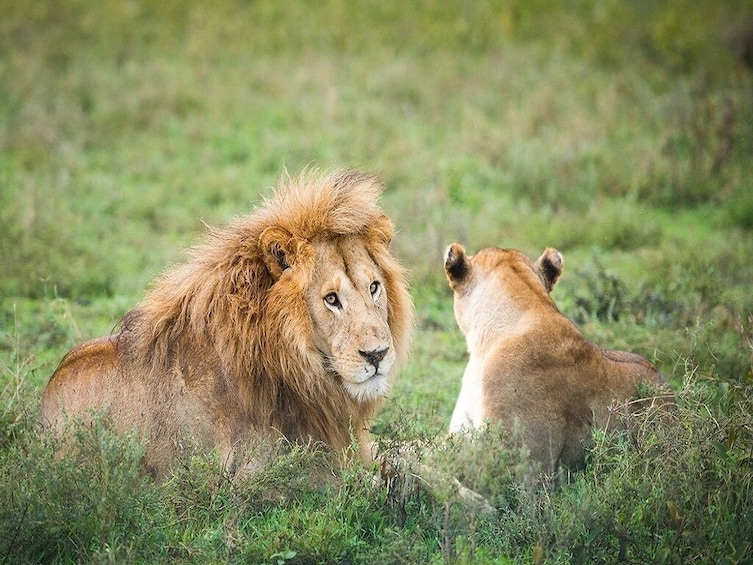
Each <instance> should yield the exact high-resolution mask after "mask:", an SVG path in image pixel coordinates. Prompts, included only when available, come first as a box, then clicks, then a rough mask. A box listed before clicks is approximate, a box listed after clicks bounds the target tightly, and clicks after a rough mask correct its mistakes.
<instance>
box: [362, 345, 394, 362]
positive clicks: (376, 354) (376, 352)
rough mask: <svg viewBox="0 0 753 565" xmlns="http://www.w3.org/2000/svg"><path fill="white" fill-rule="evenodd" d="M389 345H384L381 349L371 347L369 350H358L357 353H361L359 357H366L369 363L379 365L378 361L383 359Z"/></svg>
mask: <svg viewBox="0 0 753 565" xmlns="http://www.w3.org/2000/svg"><path fill="white" fill-rule="evenodd" d="M388 349H389V347H385V348H383V349H372V350H371V351H360V350H359V351H358V353H360V354H361V357H363V358H364V359H366V361H368V362H369V363H371V364H372V365H374V367H379V363H380V362H381V361H382V359H384V356H385V355H387V350H388Z"/></svg>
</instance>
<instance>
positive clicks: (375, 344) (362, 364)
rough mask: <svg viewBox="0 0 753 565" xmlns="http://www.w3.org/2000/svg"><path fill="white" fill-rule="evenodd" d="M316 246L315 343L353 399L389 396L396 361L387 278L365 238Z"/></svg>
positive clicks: (310, 291) (309, 295)
mask: <svg viewBox="0 0 753 565" xmlns="http://www.w3.org/2000/svg"><path fill="white" fill-rule="evenodd" d="M313 247H314V249H313V252H314V253H313V256H314V264H315V265H316V267H315V269H314V273H313V275H312V278H311V280H310V282H309V285H308V288H307V290H306V303H307V306H308V308H309V313H310V315H311V321H312V326H313V340H314V345H315V347H316V348H317V349H318V350H319V352H320V353H321V354H322V356H323V357H324V360H325V364H326V365H327V366H328V368H329V369H331V370H332V371H334V372H335V373H337V375H339V377H340V378H341V379H342V384H343V386H344V387H345V389H346V390H347V391H348V393H349V394H350V395H351V396H352V397H353V398H355V399H357V400H360V401H366V400H374V399H376V398H379V397H381V396H384V394H385V392H386V391H387V389H388V387H389V382H390V380H389V374H390V370H391V369H392V366H393V364H394V363H395V348H394V347H393V343H392V337H391V332H390V328H389V325H388V323H387V314H388V311H387V304H388V298H389V297H388V296H387V285H386V284H385V280H384V277H383V275H382V273H381V271H380V269H379V267H378V265H377V264H376V262H375V261H374V260H373V259H372V256H371V255H370V254H369V252H368V251H367V249H366V246H365V245H364V242H363V240H362V239H360V238H357V237H350V238H343V239H340V240H335V241H327V242H321V243H316V244H314V246H313Z"/></svg>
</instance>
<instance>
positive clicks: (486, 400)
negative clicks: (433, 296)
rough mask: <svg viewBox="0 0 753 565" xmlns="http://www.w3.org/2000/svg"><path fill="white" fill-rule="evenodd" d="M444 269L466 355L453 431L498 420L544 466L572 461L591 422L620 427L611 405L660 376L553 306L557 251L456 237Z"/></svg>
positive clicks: (559, 265)
mask: <svg viewBox="0 0 753 565" xmlns="http://www.w3.org/2000/svg"><path fill="white" fill-rule="evenodd" d="M445 270H446V273H447V277H448V280H449V282H450V286H451V287H452V288H453V290H454V294H455V316H456V319H457V321H458V325H459V326H460V329H461V330H462V331H463V333H464V335H465V336H466V340H467V344H468V351H469V356H470V357H469V361H468V365H467V367H466V371H465V374H464V375H463V381H462V385H461V392H460V395H459V397H458V402H457V404H456V407H455V411H454V412H453V416H452V420H451V424H450V431H451V432H457V431H461V430H462V429H477V428H481V427H483V426H484V424H485V423H486V422H487V421H488V422H500V423H502V425H503V426H504V427H506V428H507V429H509V430H511V431H513V430H514V431H515V432H516V433H518V434H520V438H521V440H522V441H523V442H524V443H525V444H526V445H527V447H528V448H529V450H530V452H531V457H532V458H533V459H534V460H536V461H537V462H540V463H541V464H542V465H543V466H544V468H545V469H546V470H549V471H551V470H554V469H556V468H557V466H558V465H560V464H564V465H566V466H570V467H572V466H578V465H580V464H581V463H582V461H583V457H584V445H585V444H586V442H587V441H588V439H589V438H590V437H591V433H592V429H593V427H594V426H596V427H600V428H605V429H606V428H610V427H612V426H614V425H616V424H617V418H616V417H615V415H614V414H613V413H612V408H613V406H614V404H615V403H623V402H625V401H627V400H629V399H632V398H634V397H635V395H636V390H637V388H638V386H639V385H640V384H641V383H656V384H660V383H663V379H662V377H661V375H660V374H659V372H658V371H657V370H656V368H655V367H654V366H653V365H652V364H651V363H649V362H648V361H647V360H646V359H644V358H643V357H641V356H639V355H635V354H632V353H627V352H622V351H609V350H602V349H600V348H599V347H597V346H596V345H594V344H593V343H591V342H589V341H588V340H587V339H586V338H585V337H584V336H583V335H582V334H581V333H580V331H578V329H577V328H576V327H575V326H574V325H573V323H572V322H571V321H570V320H568V319H567V318H566V317H565V316H564V315H562V314H561V313H560V312H559V310H558V309H557V307H556V305H555V303H554V301H553V300H552V299H551V297H550V296H549V292H550V291H551V289H552V287H553V286H554V284H555V283H556V281H557V279H558V278H559V275H560V273H561V270H562V256H561V255H560V254H559V252H557V251H556V250H554V249H547V250H546V251H545V252H544V254H543V255H542V256H541V258H539V260H538V261H537V262H535V263H534V262H532V261H530V260H529V259H528V258H527V257H525V255H523V254H522V253H520V252H518V251H514V250H502V249H495V248H488V249H484V250H482V251H479V252H478V253H476V254H475V255H473V256H468V255H466V253H465V250H464V249H463V248H462V246H460V245H459V244H453V245H452V246H451V247H450V248H449V250H448V254H447V257H446V261H445Z"/></svg>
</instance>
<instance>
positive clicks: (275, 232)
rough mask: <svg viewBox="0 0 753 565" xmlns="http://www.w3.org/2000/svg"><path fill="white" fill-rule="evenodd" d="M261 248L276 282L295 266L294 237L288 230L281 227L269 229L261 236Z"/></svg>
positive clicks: (265, 261)
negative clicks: (284, 272)
mask: <svg viewBox="0 0 753 565" xmlns="http://www.w3.org/2000/svg"><path fill="white" fill-rule="evenodd" d="M259 247H260V248H261V251H262V254H263V257H264V263H265V264H266V265H267V269H268V270H269V273H270V274H271V275H272V277H273V278H274V279H275V280H277V279H278V278H280V276H281V275H282V273H283V271H285V270H286V269H289V268H290V266H291V265H292V264H293V252H294V245H293V236H292V235H291V234H290V232H288V231H287V230H285V229H283V228H281V227H279V226H271V227H268V228H267V229H265V230H264V231H263V232H261V235H260V236H259Z"/></svg>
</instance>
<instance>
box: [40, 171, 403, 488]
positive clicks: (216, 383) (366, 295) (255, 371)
mask: <svg viewBox="0 0 753 565" xmlns="http://www.w3.org/2000/svg"><path fill="white" fill-rule="evenodd" d="M381 190H382V187H381V185H380V184H379V183H378V182H377V181H375V180H374V179H373V178H371V177H369V176H366V175H363V174H360V173H357V172H352V171H344V172H335V173H331V174H329V175H324V176H319V175H317V174H316V173H315V172H312V171H309V172H306V173H303V174H301V175H300V176H299V177H298V178H295V179H291V178H290V177H287V176H285V177H284V178H283V179H282V180H281V182H280V185H279V186H278V188H277V191H276V193H275V194H274V196H273V197H272V198H271V199H270V200H268V201H265V202H264V203H263V205H261V206H260V207H259V208H257V209H256V210H255V211H254V212H253V213H251V214H249V215H247V216H245V217H241V218H239V219H238V220H236V221H234V222H233V223H231V224H230V225H229V226H227V227H225V228H222V229H215V228H210V230H209V234H208V236H207V239H206V240H205V241H204V243H203V244H202V245H200V246H198V247H196V248H195V249H194V250H193V252H192V254H191V258H190V260H189V261H188V262H186V263H185V264H182V265H179V266H177V267H175V268H173V269H171V270H169V271H167V272H166V273H165V274H164V275H163V276H162V277H161V278H159V279H158V280H157V282H156V284H155V285H154V287H153V289H152V290H151V292H149V293H148V294H147V295H146V297H145V299H144V300H143V301H142V302H141V304H139V305H138V306H137V307H136V308H135V309H133V310H131V311H130V312H128V313H127V314H126V315H125V316H124V318H123V320H122V322H121V327H120V331H119V333H117V334H116V335H113V336H109V337H100V338H97V339H93V340H91V341H88V342H86V343H84V344H82V345H79V346H78V347H76V348H74V349H73V350H72V351H70V352H69V353H68V354H67V355H66V356H65V358H64V359H63V360H62V362H61V363H60V366H59V367H58V368H57V370H56V371H55V373H54V374H53V375H52V377H51V379H50V382H49V383H48V384H47V387H46V389H45V391H44V397H43V399H42V407H41V422H42V424H43V425H45V426H49V427H52V428H54V429H55V430H57V431H61V430H62V427H63V426H64V424H65V422H66V420H67V417H69V416H78V417H81V416H84V417H85V418H87V417H88V416H87V413H90V412H91V411H98V412H104V413H105V415H106V417H107V418H108V419H109V420H110V421H112V423H113V424H114V425H115V427H116V429H118V430H123V431H126V430H134V431H136V432H137V433H138V434H139V435H140V436H141V437H142V438H143V439H145V440H146V454H145V465H146V468H147V469H149V470H150V471H151V472H153V473H154V474H155V475H157V476H160V475H163V474H164V473H165V472H166V471H167V470H169V468H170V465H171V463H172V462H173V461H174V460H175V459H176V456H178V455H180V454H181V453H183V452H185V451H187V450H189V449H194V448H196V449H199V450H204V451H209V450H212V449H218V450H219V454H220V456H221V457H222V461H223V463H224V464H225V466H226V467H227V468H228V469H233V468H234V455H235V454H237V449H236V448H237V447H238V446H240V445H243V444H244V443H246V442H249V441H264V440H266V439H270V438H276V437H277V438H279V437H284V438H285V439H287V440H289V441H292V442H309V441H314V442H323V443H324V444H326V445H327V446H329V447H330V448H331V449H333V450H341V449H343V448H346V447H347V446H349V445H350V442H351V437H352V435H354V436H355V438H356V439H357V440H358V442H359V444H360V451H361V453H360V455H361V457H362V458H363V459H369V457H370V453H369V449H370V447H369V443H368V437H369V436H368V431H367V428H368V426H369V423H370V421H371V420H372V418H373V416H374V415H375V412H376V410H377V409H378V408H379V406H380V403H381V401H382V399H383V398H384V396H385V394H386V392H387V391H388V389H389V387H390V383H391V380H392V375H393V372H394V370H395V365H396V361H398V360H400V359H401V358H402V357H403V356H404V355H405V354H406V352H407V348H408V344H409V340H410V333H411V329H412V318H413V306H412V303H411V299H410V296H409V294H408V289H407V282H406V277H405V274H406V273H405V271H404V269H403V268H402V267H401V266H400V265H399V264H398V262H397V261H396V260H395V259H394V257H393V256H392V255H391V254H390V251H389V244H390V240H391V238H392V234H393V226H392V223H391V222H390V220H389V219H388V218H387V216H385V215H384V213H383V212H382V211H381V209H380V208H379V207H378V205H377V198H378V197H379V195H380V193H381ZM238 463H239V462H238V461H235V466H236V467H237V465H238Z"/></svg>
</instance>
